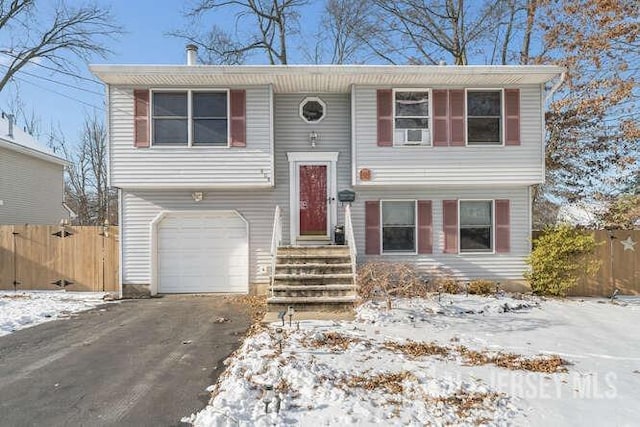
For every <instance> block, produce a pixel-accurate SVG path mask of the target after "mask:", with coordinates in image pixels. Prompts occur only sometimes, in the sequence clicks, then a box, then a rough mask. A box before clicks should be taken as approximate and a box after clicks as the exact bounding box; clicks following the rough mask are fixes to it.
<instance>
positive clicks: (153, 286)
mask: <svg viewBox="0 0 640 427" xmlns="http://www.w3.org/2000/svg"><path fill="white" fill-rule="evenodd" d="M216 213H217V214H221V213H227V214H229V213H230V214H234V215H235V216H237V217H238V218H240V219H241V220H242V221H243V222H244V224H245V229H246V233H247V246H248V251H247V252H248V255H249V257H248V259H247V269H248V271H247V292H248V290H249V282H250V281H251V270H250V269H251V239H250V236H249V221H247V219H246V218H245V217H244V216H243V215H242V214H241V213H240V212H238V211H237V210H235V209H194V210H185V209H177V210H162V211H160V212H159V213H158V215H156V216H155V217H154V218H153V220H152V221H151V223H150V224H149V233H150V237H151V239H150V242H149V244H150V246H151V253H150V255H151V260H150V261H151V262H150V266H149V267H150V269H151V277H150V279H151V280H150V283H149V292H150V293H151V296H154V295H157V294H158V226H159V225H160V223H161V222H162V220H163V219H165V218H166V217H167V216H169V215H173V214H176V215H203V214H214V215H215V214H216Z"/></svg>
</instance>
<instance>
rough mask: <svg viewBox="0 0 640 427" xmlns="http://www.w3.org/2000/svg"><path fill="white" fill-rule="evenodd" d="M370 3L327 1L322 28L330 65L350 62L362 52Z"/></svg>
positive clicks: (367, 30)
mask: <svg viewBox="0 0 640 427" xmlns="http://www.w3.org/2000/svg"><path fill="white" fill-rule="evenodd" d="M370 9H371V7H370V2H369V1H367V0H327V2H326V4H325V14H324V17H323V20H322V27H323V29H324V30H326V33H327V34H328V42H329V43H330V45H329V46H330V51H331V63H332V64H344V63H347V62H352V61H353V60H354V59H355V55H356V54H357V53H358V51H360V50H362V46H363V40H364V39H365V38H366V37H367V35H371V34H372V31H371V28H370V27H369V22H370V21H369V19H368V18H369V16H370V15H369V14H370Z"/></svg>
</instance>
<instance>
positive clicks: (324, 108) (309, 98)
mask: <svg viewBox="0 0 640 427" xmlns="http://www.w3.org/2000/svg"><path fill="white" fill-rule="evenodd" d="M311 101H316V102H317V103H319V104H320V105H322V116H321V117H320V118H319V119H318V120H316V121H309V120H307V118H306V117H305V116H304V114H302V110H303V108H304V106H305V104H306V103H307V102H311ZM298 114H299V115H300V118H301V119H302V120H303V121H304V122H305V123H308V124H310V125H313V124H316V123H320V122H321V121H323V120H324V118H325V117H327V103H326V102H324V101H323V100H322V99H320V98H319V97H317V96H307V97H305V98H304V99H303V100H302V101H300V104H299V105H298Z"/></svg>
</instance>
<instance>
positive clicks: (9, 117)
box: [7, 114, 14, 138]
mask: <svg viewBox="0 0 640 427" xmlns="http://www.w3.org/2000/svg"><path fill="white" fill-rule="evenodd" d="M13 118H14V115H13V114H7V120H8V121H9V131H8V132H7V136H8V137H9V138H13Z"/></svg>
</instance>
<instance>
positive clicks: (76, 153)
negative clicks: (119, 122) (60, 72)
mask: <svg viewBox="0 0 640 427" xmlns="http://www.w3.org/2000/svg"><path fill="white" fill-rule="evenodd" d="M51 135H52V136H51V138H52V140H53V141H54V144H55V145H56V146H57V147H59V149H60V150H61V152H62V154H63V155H64V156H65V158H66V159H67V160H69V161H70V162H71V166H69V167H68V168H67V176H66V180H65V199H66V203H67V205H68V206H69V207H70V208H71V209H72V210H73V211H74V212H75V213H76V214H77V215H78V217H77V218H76V221H77V222H78V223H79V224H80V225H102V224H103V223H104V221H105V220H108V221H109V223H115V222H117V206H116V194H115V192H114V191H113V190H112V189H110V188H109V187H108V185H107V156H108V152H107V131H106V128H105V125H104V123H103V122H102V121H101V120H100V119H99V118H98V117H97V116H96V115H92V116H88V117H86V118H85V121H84V124H83V128H82V133H81V135H80V140H79V143H78V144H76V145H75V146H71V145H70V144H68V143H67V141H66V139H65V137H64V134H62V132H60V131H59V130H58V131H56V130H54V131H52V133H51Z"/></svg>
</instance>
